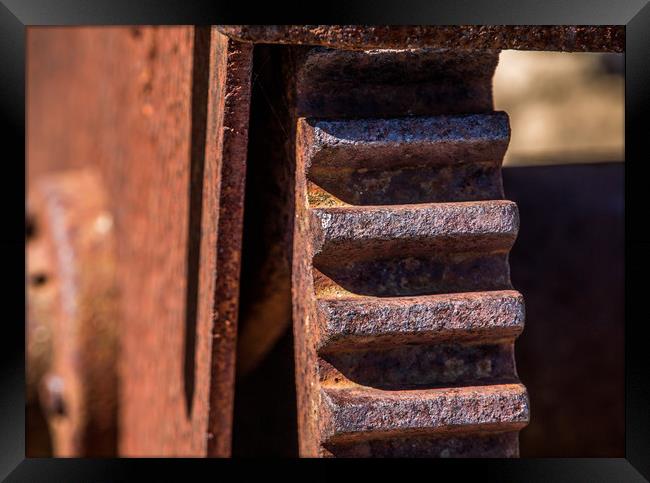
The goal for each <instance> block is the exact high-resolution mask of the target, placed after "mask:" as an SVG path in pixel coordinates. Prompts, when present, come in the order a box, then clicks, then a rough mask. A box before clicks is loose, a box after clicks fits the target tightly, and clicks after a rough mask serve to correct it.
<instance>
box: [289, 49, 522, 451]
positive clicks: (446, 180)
mask: <svg viewBox="0 0 650 483" xmlns="http://www.w3.org/2000/svg"><path fill="white" fill-rule="evenodd" d="M311 52H312V53H313V55H315V56H322V50H320V49H313V50H312V51H311ZM412 54H413V55H412V56H400V58H396V57H395V54H394V51H388V52H386V53H385V55H386V58H387V59H391V62H393V61H394V62H395V64H393V65H392V66H391V69H393V68H395V69H396V70H399V67H397V66H398V65H399V63H400V62H413V60H414V59H415V60H417V58H418V56H422V58H424V59H427V63H428V64H430V65H431V64H436V56H437V57H438V59H437V63H438V65H441V66H447V67H449V66H450V65H451V63H450V59H453V58H454V56H455V55H457V54H456V53H451V52H446V51H439V52H435V51H427V50H419V51H414V52H413V53H412ZM332 55H336V54H332ZM364 55H368V54H367V53H355V54H354V55H349V54H346V55H344V56H339V57H338V60H339V61H340V63H337V62H332V63H331V66H330V67H329V68H331V69H332V70H336V71H337V72H341V71H343V72H345V70H346V69H347V68H348V64H346V62H351V61H353V59H354V58H355V56H357V57H359V58H361V57H362V56H364ZM372 55H375V56H378V57H381V56H382V52H381V51H379V52H374V53H373V54H372ZM474 55H475V56H476V57H475V60H476V62H473V63H472V62H469V63H466V64H465V65H464V66H463V69H464V72H463V75H460V76H456V77H455V76H454V75H452V74H449V75H447V76H445V79H444V80H443V81H442V84H443V85H442V87H441V83H440V81H436V80H435V79H433V78H431V79H429V80H428V82H429V85H428V86H425V87H424V89H426V88H430V89H431V92H434V91H435V90H436V89H437V88H441V89H443V90H444V83H445V82H447V83H456V84H460V85H456V86H455V87H454V88H455V89H457V91H456V92H462V91H463V89H465V87H466V86H468V85H472V84H475V83H476V82H479V83H480V82H489V77H490V75H486V70H485V69H486V67H485V66H486V60H485V59H484V60H483V61H478V57H479V55H480V54H474ZM310 56H311V54H310V52H309V51H307V52H305V51H302V52H299V54H298V56H297V58H298V59H299V61H298V67H297V74H296V78H295V79H296V80H295V82H296V84H295V91H294V95H295V100H294V102H295V105H296V106H297V107H296V123H297V124H296V126H297V129H296V205H295V206H296V218H295V231H294V258H293V284H294V286H293V300H294V338H295V340H296V378H297V391H298V411H299V429H300V452H301V455H302V456H426V457H438V456H439V457H445V456H501V457H512V456H517V455H518V436H517V434H518V431H519V430H520V429H521V428H523V427H524V426H525V425H526V424H527V422H528V419H529V408H528V396H527V393H526V389H525V388H524V386H523V385H521V384H520V383H519V381H518V378H517V373H516V369H515V363H514V340H515V339H516V337H517V336H518V335H519V334H520V333H521V331H522V329H523V319H524V306H523V299H522V297H521V295H520V294H519V293H518V292H516V291H514V290H512V286H511V284H510V274H509V267H508V261H507V257H508V252H509V250H510V248H511V247H512V244H513V243H514V240H515V238H516V235H517V231H518V227H519V219H518V212H517V207H516V205H515V204H514V203H512V202H509V201H504V200H502V198H503V189H502V183H501V175H500V163H501V160H502V157H503V154H504V153H505V150H506V148H507V144H508V140H509V134H510V131H509V125H508V119H507V116H506V115H505V114H504V113H499V112H493V111H492V109H491V94H490V88H489V85H487V86H484V90H483V91H482V92H484V97H482V98H481V97H477V98H476V101H477V102H476V103H475V105H476V106H479V105H480V108H477V111H476V112H477V113H474V114H470V113H468V112H467V111H466V110H465V109H466V104H462V103H458V104H457V103H455V98H454V97H451V98H449V102H448V103H444V104H437V105H434V106H431V109H430V110H431V113H429V114H427V113H423V112H420V113H419V114H421V115H419V116H416V117H408V118H403V117H393V115H394V113H395V111H396V110H397V108H398V107H399V98H398V99H397V100H395V101H394V102H393V103H392V104H388V105H386V110H387V111H388V114H386V112H385V111H382V106H381V105H380V104H379V103H375V104H373V101H372V100H371V101H369V104H368V105H367V106H366V107H367V109H365V110H364V111H363V112H364V113H365V114H369V113H371V114H372V116H371V117H369V118H366V119H363V118H354V114H355V113H354V111H349V112H348V116H349V117H350V118H336V119H332V118H329V116H328V115H325V116H319V115H318V112H317V111H318V103H310V100H309V99H310V95H309V92H310V84H309V82H305V81H304V79H305V76H304V71H301V67H300V66H301V65H302V66H304V65H307V66H309V65H310V62H309V60H310ZM312 60H313V59H312ZM466 60H470V61H471V58H469V59H466ZM388 64H390V62H389V63H388ZM487 64H488V65H492V66H495V65H496V62H492V61H491V60H490V61H489V62H487ZM386 65H387V63H386V62H381V61H380V62H365V63H364V62H363V61H360V62H358V63H355V66H356V67H351V66H350V67H349V68H350V69H355V68H358V69H359V70H360V71H361V73H360V75H358V78H359V79H361V81H360V84H361V85H362V86H363V83H364V82H366V83H369V84H371V83H372V81H371V80H372V79H383V77H382V76H383V75H384V73H385V72H384V70H383V68H384V66H386ZM360 66H361V67H360ZM472 67H474V69H473V68H472ZM310 68H311V67H310ZM492 69H493V67H492ZM389 70H390V69H389ZM373 74H376V75H373ZM380 82H381V81H380ZM409 82H410V80H409V79H408V78H406V79H404V80H403V83H404V84H405V85H406V87H404V88H403V91H404V92H407V91H408V90H409V89H414V88H416V89H417V88H420V87H419V86H417V84H416V86H413V85H411V86H409ZM426 82H427V81H425V84H426ZM312 88H314V89H315V88H316V87H312ZM362 89H363V87H360V88H359V90H362ZM382 89H385V90H386V91H388V90H389V89H390V83H386V85H385V86H383V87H382ZM382 89H379V91H381V90H382ZM474 92H477V91H474ZM329 95H330V96H331V97H332V98H336V97H337V94H336V93H330V94H329ZM341 96H342V98H343V99H345V96H346V95H345V94H341ZM441 99H442V97H441ZM402 102H404V105H403V108H404V109H405V110H406V109H407V108H408V106H410V103H409V101H408V96H407V97H406V98H404V99H402ZM334 103H336V101H334ZM343 105H344V102H343V103H341V106H343ZM368 106H369V107H368ZM456 106H457V107H458V109H459V111H460V112H459V113H455V112H454V109H455V107H456ZM425 108H426V106H425V105H424V104H423V105H422V109H423V110H424V109H425ZM328 109H329V108H328V107H324V110H325V111H327V114H329V113H330V112H331V110H328ZM305 112H307V113H308V114H309V115H310V116H311V115H316V117H303V116H302V115H301V114H302V113H305ZM403 114H406V113H403ZM422 114H427V115H426V116H425V115H422ZM348 116H346V117H348ZM323 117H326V119H323Z"/></svg>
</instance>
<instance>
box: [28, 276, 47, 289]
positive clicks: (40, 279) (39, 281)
mask: <svg viewBox="0 0 650 483" xmlns="http://www.w3.org/2000/svg"><path fill="white" fill-rule="evenodd" d="M48 280H49V277H48V276H47V274H45V273H35V274H34V275H32V276H31V277H30V282H31V284H32V285H33V286H35V287H42V286H43V285H45V284H46V283H47V281H48Z"/></svg>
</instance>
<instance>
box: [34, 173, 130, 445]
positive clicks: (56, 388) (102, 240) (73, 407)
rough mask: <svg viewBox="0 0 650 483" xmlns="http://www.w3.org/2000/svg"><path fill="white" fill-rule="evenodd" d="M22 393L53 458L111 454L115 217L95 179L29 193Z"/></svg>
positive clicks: (72, 178)
mask: <svg viewBox="0 0 650 483" xmlns="http://www.w3.org/2000/svg"><path fill="white" fill-rule="evenodd" d="M29 212H30V220H31V221H30V224H31V225H32V230H31V231H32V233H31V234H30V235H31V236H30V237H29V238H28V246H27V274H28V300H29V306H28V329H27V330H28V337H27V345H28V362H27V367H28V370H27V373H28V388H29V391H31V392H38V393H39V394H40V399H41V405H42V407H43V408H44V410H45V412H46V418H47V420H48V423H49V426H50V430H51V434H52V439H53V441H52V443H53V451H54V454H55V456H77V457H81V456H111V455H114V454H115V446H116V429H117V419H116V416H117V407H116V406H117V376H116V357H117V343H116V337H117V327H116V325H115V324H116V321H117V318H116V316H117V313H116V289H115V280H114V275H115V273H114V271H115V264H114V253H113V252H114V240H113V218H112V215H111V213H110V212H109V211H108V210H107V208H106V198H105V194H104V191H103V187H102V185H101V183H100V181H99V179H98V178H97V177H96V176H95V174H94V173H92V172H89V171H75V172H67V173H62V174H57V175H50V176H46V177H44V178H42V179H41V180H39V181H38V182H36V183H35V185H34V187H33V188H32V189H31V190H30V194H29Z"/></svg>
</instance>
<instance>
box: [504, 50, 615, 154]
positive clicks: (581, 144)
mask: <svg viewBox="0 0 650 483" xmlns="http://www.w3.org/2000/svg"><path fill="white" fill-rule="evenodd" d="M624 59H625V56H624V54H597V53H564V52H525V51H517V50H506V51H503V52H501V55H500V57H499V65H498V67H497V69H496V73H495V75H494V104H495V108H496V109H497V110H503V111H506V112H507V113H508V114H509V115H510V124H511V126H512V137H511V140H510V146H509V147H508V152H507V154H506V157H505V160H504V166H525V165H540V164H567V163H592V162H620V161H623V159H624V146H625V143H624V117H625V116H624V114H625V100H624V96H625V77H624V72H625V60H624Z"/></svg>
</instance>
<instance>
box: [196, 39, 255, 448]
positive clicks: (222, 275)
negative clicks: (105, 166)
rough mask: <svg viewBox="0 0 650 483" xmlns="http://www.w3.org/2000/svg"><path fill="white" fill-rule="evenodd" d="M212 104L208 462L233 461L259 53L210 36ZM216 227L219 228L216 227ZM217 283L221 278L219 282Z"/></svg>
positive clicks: (207, 186) (207, 190) (206, 276)
mask: <svg viewBox="0 0 650 483" xmlns="http://www.w3.org/2000/svg"><path fill="white" fill-rule="evenodd" d="M210 57H211V58H210V60H211V62H210V72H211V73H212V75H213V76H214V77H210V81H211V85H210V96H209V97H208V99H207V101H206V102H208V104H209V105H208V109H209V113H208V119H209V121H208V136H207V146H206V172H205V177H204V181H203V182H204V196H203V203H204V214H205V218H204V220H203V230H204V231H205V232H207V234H206V236H204V238H203V241H204V246H203V247H202V252H203V253H204V261H203V263H204V266H205V270H204V271H203V272H202V282H203V283H204V284H205V286H206V287H207V290H206V291H205V292H204V293H205V296H206V298H207V299H208V300H209V301H210V303H211V307H209V308H207V309H206V311H207V312H206V316H207V317H206V318H208V319H210V320H212V321H213V324H214V325H213V326H212V331H211V336H212V360H211V368H210V392H209V402H208V436H207V437H208V442H207V456H212V457H214V456H216V457H228V456H230V451H231V444H232V418H233V404H234V402H233V399H234V392H235V387H234V386H235V359H236V346H237V319H238V311H239V274H240V264H241V245H242V224H243V216H244V213H243V212H244V188H245V180H246V157H247V144H248V118H249V109H250V96H251V91H250V80H251V69H252V60H253V49H252V46H251V45H250V44H243V43H241V42H237V41H234V40H232V39H229V38H228V37H226V36H225V35H221V34H220V33H219V32H217V31H216V30H215V29H212V30H211V49H210ZM215 221H216V223H215ZM215 275H216V277H215Z"/></svg>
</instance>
